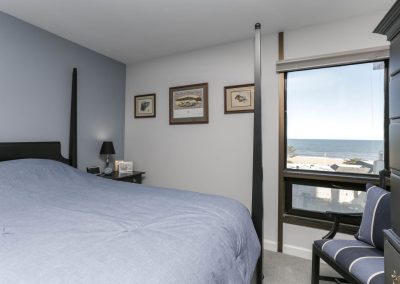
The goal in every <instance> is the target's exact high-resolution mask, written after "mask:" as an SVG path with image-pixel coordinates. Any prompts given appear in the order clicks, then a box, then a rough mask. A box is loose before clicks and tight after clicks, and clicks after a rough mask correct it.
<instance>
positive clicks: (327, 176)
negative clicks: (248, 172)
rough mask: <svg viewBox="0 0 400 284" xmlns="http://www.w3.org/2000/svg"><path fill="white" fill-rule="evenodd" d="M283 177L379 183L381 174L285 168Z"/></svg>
mask: <svg viewBox="0 0 400 284" xmlns="http://www.w3.org/2000/svg"><path fill="white" fill-rule="evenodd" d="M283 177H284V178H290V179H303V180H315V181H331V182H346V183H356V184H367V183H373V184H379V176H376V175H371V176H369V175H357V174H345V173H343V174H341V173H330V172H317V171H304V170H288V169H285V170H283Z"/></svg>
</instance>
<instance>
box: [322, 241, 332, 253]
mask: <svg viewBox="0 0 400 284" xmlns="http://www.w3.org/2000/svg"><path fill="white" fill-rule="evenodd" d="M332 241H334V240H329V241H326V242H325V243H324V244H323V245H322V247H321V250H322V251H324V247H325V245H326V244H327V243H330V242H332Z"/></svg>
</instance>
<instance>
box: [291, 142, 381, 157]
mask: <svg viewBox="0 0 400 284" xmlns="http://www.w3.org/2000/svg"><path fill="white" fill-rule="evenodd" d="M287 145H288V146H293V147H294V148H295V155H298V156H315V157H331V158H344V159H346V158H347V159H351V158H358V159H362V160H378V158H379V153H382V155H383V152H384V142H383V140H328V139H288V143H287Z"/></svg>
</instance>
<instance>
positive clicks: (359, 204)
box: [292, 184, 367, 213]
mask: <svg viewBox="0 0 400 284" xmlns="http://www.w3.org/2000/svg"><path fill="white" fill-rule="evenodd" d="M366 198H367V196H366V193H365V192H363V191H356V190H347V189H337V188H328V187H319V186H309V185H299V184H293V185H292V208H293V209H301V210H307V211H317V212H326V211H335V212H342V213H360V212H363V210H364V206H365V201H366Z"/></svg>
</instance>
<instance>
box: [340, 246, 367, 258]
mask: <svg viewBox="0 0 400 284" xmlns="http://www.w3.org/2000/svg"><path fill="white" fill-rule="evenodd" d="M348 248H374V247H372V246H347V247H343V248H341V249H340V250H338V251H337V252H336V253H335V256H334V257H333V259H334V260H336V257H337V255H338V254H339V253H340V252H341V251H343V250H345V249H348Z"/></svg>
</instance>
